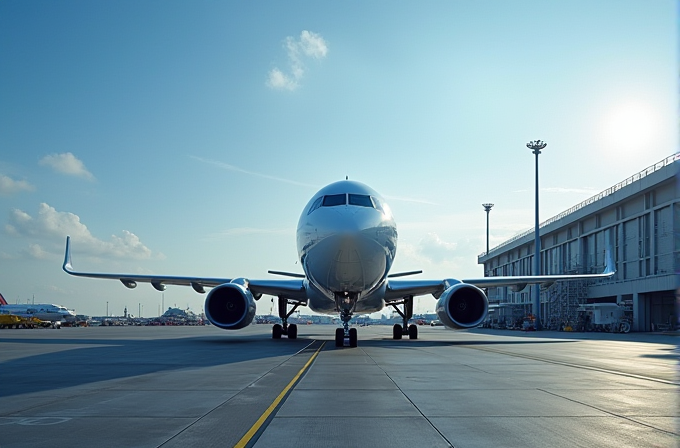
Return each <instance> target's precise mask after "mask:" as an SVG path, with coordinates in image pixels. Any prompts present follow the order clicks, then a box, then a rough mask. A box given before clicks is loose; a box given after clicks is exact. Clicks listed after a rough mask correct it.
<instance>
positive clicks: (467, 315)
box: [436, 283, 489, 330]
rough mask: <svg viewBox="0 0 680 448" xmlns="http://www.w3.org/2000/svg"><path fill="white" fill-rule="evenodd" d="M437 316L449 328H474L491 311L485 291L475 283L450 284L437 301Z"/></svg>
mask: <svg viewBox="0 0 680 448" xmlns="http://www.w3.org/2000/svg"><path fill="white" fill-rule="evenodd" d="M436 309H437V316H439V320H440V321H441V322H442V323H443V324H444V325H446V326H447V327H449V328H453V329H457V330H459V329H464V328H473V327H476V326H477V325H479V324H481V323H482V322H483V321H484V319H485V318H486V314H487V312H488V311H489V300H488V299H487V298H486V294H484V291H482V290H481V289H479V288H478V287H476V286H474V285H468V284H467V283H457V284H455V285H453V286H449V287H448V288H447V289H446V290H445V291H444V292H443V293H442V295H441V296H440V297H439V300H438V301H437V308H436Z"/></svg>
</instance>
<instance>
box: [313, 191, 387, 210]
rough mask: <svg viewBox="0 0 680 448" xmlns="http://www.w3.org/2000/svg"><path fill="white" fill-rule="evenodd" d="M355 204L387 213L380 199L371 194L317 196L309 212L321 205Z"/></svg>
mask: <svg viewBox="0 0 680 448" xmlns="http://www.w3.org/2000/svg"><path fill="white" fill-rule="evenodd" d="M348 204H349V205H354V206H358V207H367V208H374V209H376V210H379V211H380V212H382V213H385V208H384V206H383V204H382V203H381V201H380V199H378V198H376V197H373V196H369V195H367V194H354V193H348V194H345V193H342V194H329V195H326V196H321V197H319V198H316V200H315V201H314V202H313V203H312V205H311V206H310V207H309V211H308V212H307V214H308V215H309V214H311V213H312V212H313V211H314V210H316V209H317V208H319V207H337V206H339V205H348Z"/></svg>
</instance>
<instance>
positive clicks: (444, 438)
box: [362, 349, 455, 448]
mask: <svg viewBox="0 0 680 448" xmlns="http://www.w3.org/2000/svg"><path fill="white" fill-rule="evenodd" d="M362 351H363V352H364V354H366V356H368V358H369V359H370V360H371V361H373V362H374V363H375V365H376V366H378V368H379V369H380V370H382V371H383V373H384V374H385V375H387V378H389V379H390V381H392V383H393V384H394V385H395V387H396V388H397V390H398V391H399V392H401V394H402V395H403V396H404V398H406V400H407V401H408V402H409V403H411V406H413V407H414V408H415V409H416V410H417V411H418V413H419V414H420V415H421V416H422V417H423V418H424V419H425V421H426V422H427V423H428V424H429V425H430V427H431V428H432V429H434V430H435V431H436V432H437V434H439V436H440V437H441V438H442V440H443V441H444V442H446V443H447V444H448V445H449V446H450V447H451V448H455V447H454V446H453V444H452V443H451V441H450V440H449V439H448V438H447V437H446V436H445V435H444V434H443V433H442V432H441V431H440V430H439V428H437V427H436V426H435V424H434V423H432V420H430V417H428V416H427V415H425V414H424V413H423V411H421V410H420V408H419V407H418V406H417V405H416V404H415V403H414V402H413V400H411V398H410V397H409V396H408V395H407V394H406V392H404V391H403V390H402V389H401V387H399V385H398V384H397V382H396V381H394V378H392V377H391V376H390V374H389V373H387V371H386V370H385V369H383V368H382V367H381V366H380V364H378V363H377V362H376V361H375V359H373V357H372V356H371V355H370V354H369V353H367V352H366V350H363V349H362Z"/></svg>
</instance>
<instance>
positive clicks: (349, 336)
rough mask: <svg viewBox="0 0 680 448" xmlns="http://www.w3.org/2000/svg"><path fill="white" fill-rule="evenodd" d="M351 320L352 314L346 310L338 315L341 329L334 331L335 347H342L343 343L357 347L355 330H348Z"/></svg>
mask: <svg viewBox="0 0 680 448" xmlns="http://www.w3.org/2000/svg"><path fill="white" fill-rule="evenodd" d="M351 318H352V313H351V312H350V311H347V310H342V312H341V313H340V319H342V328H338V329H336V330H335V346H336V347H344V346H345V341H347V345H349V346H350V347H356V346H357V340H358V335H357V329H356V328H349V321H350V319H351Z"/></svg>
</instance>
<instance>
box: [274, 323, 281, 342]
mask: <svg viewBox="0 0 680 448" xmlns="http://www.w3.org/2000/svg"><path fill="white" fill-rule="evenodd" d="M281 334H283V327H282V326H281V324H274V326H273V327H272V339H281Z"/></svg>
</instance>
